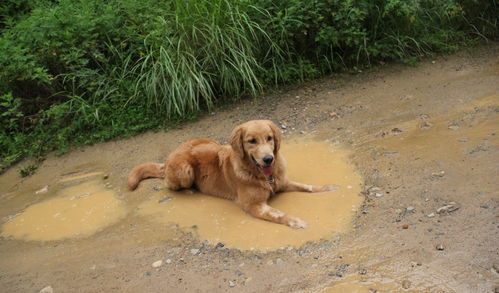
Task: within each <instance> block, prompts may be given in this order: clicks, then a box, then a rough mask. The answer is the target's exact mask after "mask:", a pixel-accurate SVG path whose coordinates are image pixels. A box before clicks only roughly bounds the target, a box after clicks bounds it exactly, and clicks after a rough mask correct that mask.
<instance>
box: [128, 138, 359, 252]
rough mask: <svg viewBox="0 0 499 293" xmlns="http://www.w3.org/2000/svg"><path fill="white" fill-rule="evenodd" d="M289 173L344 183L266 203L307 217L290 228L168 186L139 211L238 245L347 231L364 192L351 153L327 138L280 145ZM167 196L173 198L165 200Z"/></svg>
mask: <svg viewBox="0 0 499 293" xmlns="http://www.w3.org/2000/svg"><path fill="white" fill-rule="evenodd" d="M282 153H283V154H284V157H285V158H286V159H287V161H288V174H289V177H290V178H291V179H293V180H296V181H299V182H303V183H307V184H317V185H320V184H336V185H340V186H341V187H342V188H341V189H340V190H338V191H336V192H330V193H322V194H308V193H297V192H291V193H283V194H279V195H277V196H276V197H275V198H274V199H272V200H271V201H270V202H269V204H270V205H271V206H273V207H275V208H277V209H280V210H282V211H283V212H285V213H287V214H290V215H294V216H298V217H300V218H302V219H304V220H305V221H307V222H308V223H309V227H308V228H307V229H305V230H293V229H291V228H289V227H286V226H284V225H278V224H273V223H270V222H266V221H263V220H258V219H255V218H253V217H251V216H249V215H246V214H245V213H244V212H243V211H242V210H241V209H240V208H239V207H238V206H237V205H236V204H235V203H234V202H231V201H228V200H224V199H220V198H216V197H212V196H207V195H203V194H200V193H195V194H185V193H176V192H171V191H166V192H160V193H156V194H155V195H154V196H152V198H151V199H150V200H148V201H146V202H144V203H143V204H141V205H140V206H139V209H138V213H139V214H140V215H143V216H147V217H151V219H153V220H155V221H157V222H159V223H160V224H162V225H164V224H166V223H177V224H179V225H180V227H185V228H190V227H195V230H196V231H197V233H198V235H199V236H200V237H201V238H202V239H204V240H208V241H210V242H211V243H217V242H222V243H224V244H225V245H226V246H227V247H231V248H239V249H258V250H267V249H276V248H280V247H285V246H299V245H302V244H304V243H305V242H307V241H314V240H319V239H321V238H324V237H328V236H331V235H332V234H333V233H338V232H345V231H346V230H347V229H348V228H349V227H350V222H351V219H352V216H353V214H354V212H355V210H356V209H357V207H358V205H359V204H360V202H361V200H362V198H361V197H360V196H359V195H358V194H359V191H360V185H361V178H360V176H359V175H358V174H356V173H355V171H354V167H353V166H352V165H350V164H349V162H348V156H349V153H348V152H347V151H345V150H343V149H339V148H333V146H331V145H330V144H329V143H327V142H314V141H297V142H294V143H290V142H288V143H287V144H286V145H284V146H283V149H282ZM165 197H171V198H172V200H168V201H164V200H162V199H164V198H165Z"/></svg>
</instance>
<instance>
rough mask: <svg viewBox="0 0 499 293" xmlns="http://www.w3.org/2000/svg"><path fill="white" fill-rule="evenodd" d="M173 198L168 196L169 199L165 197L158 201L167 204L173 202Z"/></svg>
mask: <svg viewBox="0 0 499 293" xmlns="http://www.w3.org/2000/svg"><path fill="white" fill-rule="evenodd" d="M172 199H173V198H171V197H169V196H167V197H163V198H162V199H160V200H158V203H162V202H165V201H170V200H172Z"/></svg>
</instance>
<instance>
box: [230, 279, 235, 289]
mask: <svg viewBox="0 0 499 293" xmlns="http://www.w3.org/2000/svg"><path fill="white" fill-rule="evenodd" d="M235 286H236V282H234V281H232V280H229V287H231V288H232V287H235Z"/></svg>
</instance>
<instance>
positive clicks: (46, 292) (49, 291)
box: [38, 286, 54, 293]
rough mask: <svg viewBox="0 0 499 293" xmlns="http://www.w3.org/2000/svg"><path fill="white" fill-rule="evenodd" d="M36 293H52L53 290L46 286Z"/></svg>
mask: <svg viewBox="0 0 499 293" xmlns="http://www.w3.org/2000/svg"><path fill="white" fill-rule="evenodd" d="M38 293H54V289H53V288H52V286H47V287H45V288H43V289H42V290H40V291H39V292H38Z"/></svg>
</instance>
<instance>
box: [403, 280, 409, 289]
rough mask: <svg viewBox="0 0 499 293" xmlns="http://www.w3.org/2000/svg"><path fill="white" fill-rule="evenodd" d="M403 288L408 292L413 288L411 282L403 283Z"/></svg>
mask: <svg viewBox="0 0 499 293" xmlns="http://www.w3.org/2000/svg"><path fill="white" fill-rule="evenodd" d="M402 288H404V289H406V290H407V289H409V288H411V281H409V280H404V281H402Z"/></svg>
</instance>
